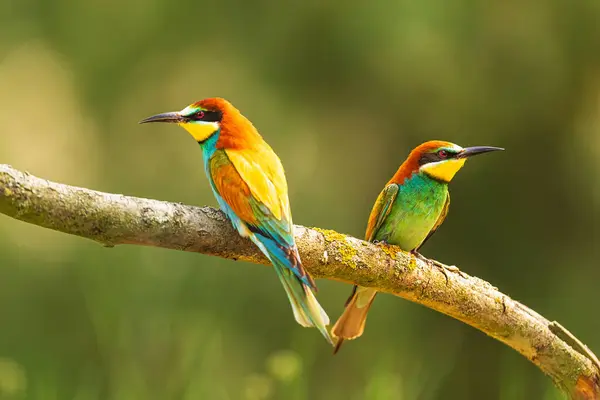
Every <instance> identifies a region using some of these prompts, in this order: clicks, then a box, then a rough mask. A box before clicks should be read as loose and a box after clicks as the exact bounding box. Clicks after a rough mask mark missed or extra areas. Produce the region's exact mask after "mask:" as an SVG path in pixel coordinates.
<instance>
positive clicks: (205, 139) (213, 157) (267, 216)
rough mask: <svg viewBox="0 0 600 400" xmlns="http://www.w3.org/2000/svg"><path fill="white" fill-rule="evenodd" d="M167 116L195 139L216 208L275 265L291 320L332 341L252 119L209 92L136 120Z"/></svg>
mask: <svg viewBox="0 0 600 400" xmlns="http://www.w3.org/2000/svg"><path fill="white" fill-rule="evenodd" d="M147 122H170V123H175V124H177V125H179V126H181V127H182V128H184V129H185V130H186V131H187V132H188V133H190V134H191V135H192V137H193V138H194V140H196V142H198V144H199V145H200V148H201V149H202V154H203V158H204V170H205V172H206V176H207V177H208V181H209V182H210V186H211V188H212V191H213V193H214V195H215V197H216V198H217V202H218V203H219V206H220V208H221V210H223V212H224V213H225V214H226V215H227V216H228V217H229V219H230V220H231V223H232V224H233V226H234V227H235V228H236V229H237V231H238V233H239V234H240V235H241V236H243V237H248V238H249V239H250V240H251V241H252V242H254V244H256V246H258V248H259V249H260V250H261V251H262V252H263V253H264V254H265V256H267V258H268V259H269V260H270V261H271V263H272V264H273V266H274V267H275V272H277V275H278V276H279V279H280V280H281V283H282V284H283V287H284V289H285V292H286V293H287V296H288V299H289V301H290V303H291V305H292V309H293V311H294V317H295V318H296V321H298V323H299V324H300V325H302V326H307V327H309V326H314V327H316V328H317V329H319V331H320V332H321V333H322V334H323V336H325V338H326V339H327V341H328V342H329V343H330V344H333V341H332V339H331V337H330V336H329V332H328V331H327V327H326V326H327V325H329V318H328V317H327V314H326V313H325V311H324V310H323V309H322V308H321V306H320V305H319V303H318V301H317V299H316V298H315V296H314V294H313V292H312V290H311V289H316V285H315V282H314V281H313V279H312V278H311V277H310V275H309V274H308V272H306V271H305V270H304V268H303V267H302V262H301V261H300V255H299V254H298V248H297V247H296V243H295V241H294V232H293V224H292V214H291V211H290V204H289V200H288V190H287V182H286V179H285V174H284V171H283V166H282V165H281V161H280V160H279V158H278V157H277V155H276V154H275V152H274V151H273V150H272V149H271V147H270V146H269V145H268V144H267V143H266V142H265V141H264V140H263V138H262V137H261V136H260V134H259V133H258V131H257V130H256V128H255V127H254V126H253V125H252V123H251V122H250V121H249V120H248V119H247V118H246V117H244V116H243V115H242V114H241V113H240V112H239V111H238V110H237V109H236V108H235V107H234V106H233V105H231V104H230V103H229V102H228V101H226V100H224V99H220V98H211V99H205V100H201V101H198V102H196V103H193V104H191V105H190V106H188V107H186V108H184V109H183V110H181V111H177V112H168V113H164V114H158V115H154V116H152V117H149V118H146V119H144V120H142V121H140V123H147Z"/></svg>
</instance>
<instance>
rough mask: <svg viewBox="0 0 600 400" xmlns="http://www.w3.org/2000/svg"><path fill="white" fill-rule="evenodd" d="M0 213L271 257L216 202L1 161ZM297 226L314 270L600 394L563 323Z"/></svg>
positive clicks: (588, 361)
mask: <svg viewBox="0 0 600 400" xmlns="http://www.w3.org/2000/svg"><path fill="white" fill-rule="evenodd" d="M0 213H2V214H5V215H7V216H9V217H12V218H15V219H18V220H21V221H24V222H28V223H32V224H35V225H39V226H42V227H45V228H49V229H54V230H57V231H60V232H64V233H68V234H72V235H77V236H81V237H84V238H88V239H92V240H95V241H97V242H99V243H102V244H103V245H105V246H115V245H121V244H135V245H144V246H155V247H164V248H169V249H177V250H184V251H193V252H198V253H203V254H209V255H213V256H218V257H223V258H229V259H236V260H238V259H239V260H245V261H250V262H253V263H258V264H265V265H268V262H267V260H266V259H265V257H264V256H263V255H262V254H261V253H260V251H258V249H257V248H256V247H254V245H253V244H252V243H251V242H250V241H248V240H246V239H243V238H241V237H240V236H239V235H238V234H237V233H236V232H235V230H234V229H233V228H232V226H231V224H230V223H229V221H228V220H227V218H226V217H225V215H224V214H223V213H222V212H221V211H218V210H215V209H213V208H210V207H193V206H187V205H182V204H176V203H169V202H163V201H159V200H151V199H143V198H137V197H129V196H123V195H117V194H109V193H102V192H97V191H94V190H89V189H84V188H78V187H73V186H68V185H63V184H59V183H54V182H49V181H47V180H44V179H40V178H37V177H34V176H32V175H30V174H28V173H25V172H21V171H18V170H15V169H13V168H11V167H10V166H8V165H0ZM294 234H295V236H296V241H297V243H298V248H299V251H300V254H301V257H302V260H303V264H304V266H305V267H306V269H307V270H308V271H309V272H310V273H311V274H312V275H313V276H315V277H318V278H325V279H333V280H338V281H343V282H348V283H352V284H357V285H361V286H366V287H373V288H376V289H377V290H379V291H382V292H387V293H391V294H393V295H396V296H399V297H403V298H405V299H408V300H410V301H413V302H415V303H419V304H422V305H424V306H426V307H429V308H431V309H433V310H436V311H438V312H441V313H443V314H446V315H448V316H450V317H452V318H455V319H458V320H460V321H463V322H464V323H466V324H468V325H470V326H472V327H474V328H477V329H479V330H480V331H482V332H484V333H486V334H487V335H489V336H491V337H493V338H495V339H497V340H499V341H501V342H502V343H505V344H506V345H508V346H510V347H511V348H513V349H515V350H516V351H518V352H519V353H521V354H522V355H523V356H524V357H526V358H527V359H528V360H530V361H531V362H533V363H534V364H535V365H537V366H538V367H539V368H540V369H541V370H542V371H543V372H544V373H545V374H547V375H548V376H550V378H551V379H552V380H553V382H554V383H555V384H556V386H557V387H559V388H560V389H561V390H563V391H564V392H566V393H568V394H569V396H570V397H571V398H572V399H582V400H591V399H600V365H598V359H597V358H596V356H594V355H593V353H592V352H591V351H590V350H589V349H588V348H587V347H586V346H585V345H583V344H582V343H581V342H580V341H579V340H577V339H576V338H575V337H574V336H573V335H572V334H571V333H570V332H568V331H567V330H566V329H565V328H563V327H562V326H561V325H560V324H558V323H557V322H550V321H548V320H547V319H545V318H544V317H542V316H541V315H539V314H538V313H536V312H535V311H533V310H531V309H529V308H527V307H526V306H524V305H523V304H521V303H519V302H517V301H515V300H512V299H511V298H510V297H509V296H508V295H505V294H503V293H501V292H500V291H498V289H496V288H495V287H494V286H492V285H491V284H489V283H488V282H486V281H484V280H482V279H479V278H476V277H471V276H468V275H466V274H458V273H445V274H444V273H442V272H441V270H440V269H439V268H438V267H436V266H434V265H433V264H431V263H426V262H424V261H422V260H417V259H415V258H414V257H413V256H411V255H410V254H409V253H406V252H404V251H402V250H400V249H399V248H398V247H395V246H390V245H375V244H372V243H368V242H365V241H362V240H360V239H356V238H353V237H351V236H348V235H344V234H341V233H337V232H334V231H330V230H324V229H318V228H313V229H311V228H306V227H302V226H295V231H294Z"/></svg>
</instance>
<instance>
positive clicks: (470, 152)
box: [456, 146, 504, 158]
mask: <svg viewBox="0 0 600 400" xmlns="http://www.w3.org/2000/svg"><path fill="white" fill-rule="evenodd" d="M499 150H504V149H503V148H501V147H491V146H473V147H466V148H464V149H463V150H462V151H461V152H460V153H458V155H457V156H456V158H467V157H471V156H476V155H478V154H483V153H489V152H490V151H499Z"/></svg>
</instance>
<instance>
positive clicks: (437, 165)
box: [332, 140, 503, 352]
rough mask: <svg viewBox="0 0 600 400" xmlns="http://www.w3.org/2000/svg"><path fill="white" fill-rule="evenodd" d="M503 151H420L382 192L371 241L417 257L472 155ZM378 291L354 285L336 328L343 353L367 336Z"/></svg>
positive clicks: (439, 145)
mask: <svg viewBox="0 0 600 400" xmlns="http://www.w3.org/2000/svg"><path fill="white" fill-rule="evenodd" d="M496 150H503V149H501V148H498V147H487V146H478V147H467V148H462V147H460V146H458V145H455V144H453V143H449V142H443V141H439V140H434V141H430V142H426V143H423V144H422V145H420V146H418V147H417V148H415V149H414V150H413V151H412V152H411V153H410V155H409V156H408V158H407V159H406V161H404V163H403V164H402V165H401V166H400V168H399V169H398V171H397V172H396V174H395V175H394V176H393V177H392V179H390V181H389V182H388V183H387V185H386V186H385V188H384V189H383V191H382V192H381V193H380V194H379V197H378V198H377V201H376V202H375V205H374V206H373V210H372V211H371V215H370V216H369V222H368V225H367V233H366V235H365V240H367V241H370V242H384V243H388V244H393V245H397V246H399V247H400V248H401V249H402V250H404V251H410V252H412V253H413V254H415V256H418V257H420V258H421V257H422V256H421V255H420V254H419V253H418V250H419V249H420V248H421V246H423V244H424V243H425V241H427V239H429V238H430V237H431V235H433V233H434V232H435V231H436V230H437V229H438V228H439V227H440V225H442V223H443V222H444V219H445V218H446V216H447V215H448V207H449V206H450V193H449V192H448V183H450V181H451V180H452V178H453V177H454V175H455V174H456V173H457V172H458V170H460V169H461V168H462V166H463V165H464V164H465V161H466V160H467V158H468V157H471V156H474V155H477V154H482V153H487V152H490V151H496ZM376 294H377V291H376V290H375V289H370V288H365V287H360V286H354V289H353V290H352V294H351V295H350V298H348V300H347V302H346V309H345V310H344V313H343V314H342V316H341V317H340V319H338V321H337V322H336V323H335V325H334V326H333V328H332V333H333V336H334V337H336V339H337V343H336V346H335V352H337V351H338V350H339V348H340V346H341V345H342V343H343V342H344V340H350V339H356V338H357V337H359V336H361V335H362V334H363V331H364V328H365V322H366V320H367V313H368V312H369V308H370V307H371V304H372V303H373V300H374V299H375V295H376Z"/></svg>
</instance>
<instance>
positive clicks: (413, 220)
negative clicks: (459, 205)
mask: <svg viewBox="0 0 600 400" xmlns="http://www.w3.org/2000/svg"><path fill="white" fill-rule="evenodd" d="M447 197H448V184H447V183H443V182H439V181H436V180H434V179H431V178H430V177H428V176H427V175H425V174H414V175H413V176H412V177H410V178H409V179H407V180H406V181H404V183H403V184H402V185H399V190H398V195H397V196H396V199H395V201H394V204H393V205H392V210H391V211H390V213H389V214H388V216H387V218H386V219H385V221H383V223H382V224H381V227H380V228H379V229H378V230H377V232H376V233H375V237H374V238H375V240H378V241H385V242H387V243H389V244H394V245H397V246H400V248H401V249H403V250H405V251H410V250H414V249H416V248H418V247H419V246H420V245H421V244H422V243H423V241H424V240H425V238H426V237H427V235H428V234H429V232H431V230H432V229H433V227H434V225H435V223H436V222H437V220H438V218H439V216H440V214H441V213H442V211H443V209H444V204H445V203H446V198H447Z"/></svg>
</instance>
